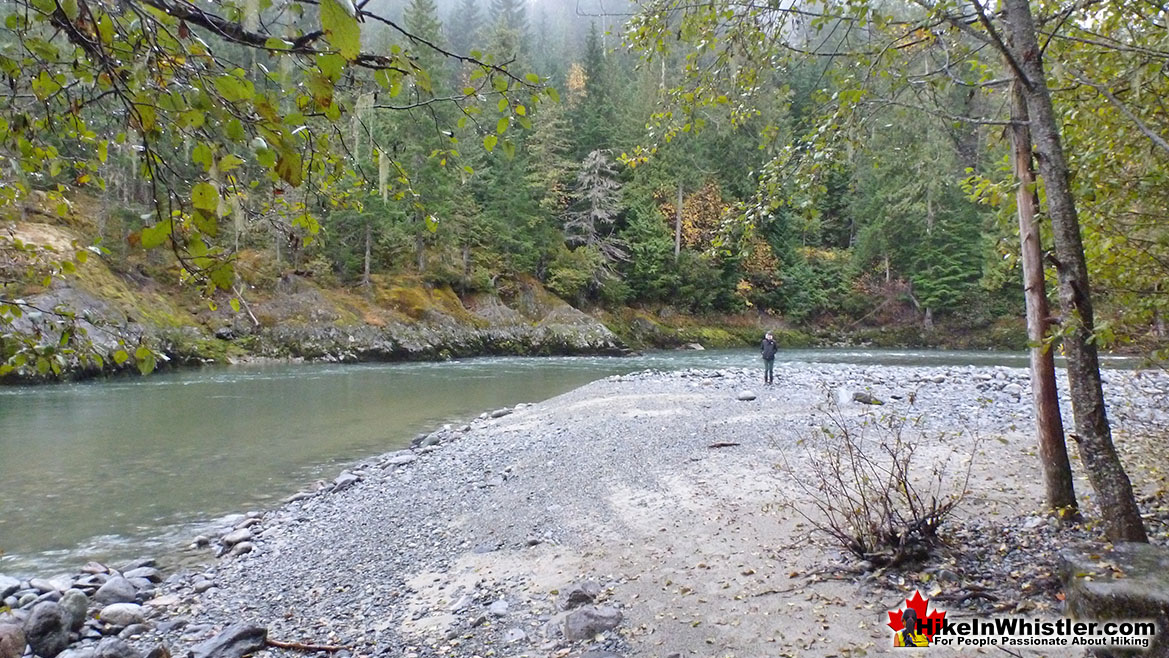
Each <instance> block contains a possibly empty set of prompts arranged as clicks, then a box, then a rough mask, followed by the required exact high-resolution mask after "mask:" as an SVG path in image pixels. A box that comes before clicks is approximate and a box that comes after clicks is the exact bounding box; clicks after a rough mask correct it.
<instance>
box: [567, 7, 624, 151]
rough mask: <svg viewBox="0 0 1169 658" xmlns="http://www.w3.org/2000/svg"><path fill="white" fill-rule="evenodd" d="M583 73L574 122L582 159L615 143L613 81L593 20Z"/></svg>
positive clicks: (578, 148)
mask: <svg viewBox="0 0 1169 658" xmlns="http://www.w3.org/2000/svg"><path fill="white" fill-rule="evenodd" d="M584 74H585V80H584V96H583V98H582V99H581V101H580V104H579V105H578V106H577V107H576V112H575V117H574V121H573V124H574V125H573V127H574V128H575V131H576V142H577V154H578V156H579V157H581V158H582V159H583V157H585V156H587V155H588V154H589V153H592V152H593V151H596V150H600V149H607V148H612V147H613V146H615V144H613V141H614V139H613V137H614V131H615V129H616V120H615V116H616V112H615V111H614V107H613V94H612V84H611V80H610V78H609V75H608V69H607V67H606V62H605V51H604V49H603V48H602V47H601V37H600V34H599V33H598V32H597V24H596V23H593V24H592V27H591V28H590V30H589V36H588V41H587V42H586V44H585V58H584Z"/></svg>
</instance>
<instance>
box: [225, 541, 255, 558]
mask: <svg viewBox="0 0 1169 658" xmlns="http://www.w3.org/2000/svg"><path fill="white" fill-rule="evenodd" d="M254 550H256V545H255V544H253V543H252V542H250V541H241V542H240V543H238V544H236V545H235V546H232V547H231V552H230V553H229V555H231V556H233V557H239V556H240V555H244V554H247V553H251V552H252V551H254Z"/></svg>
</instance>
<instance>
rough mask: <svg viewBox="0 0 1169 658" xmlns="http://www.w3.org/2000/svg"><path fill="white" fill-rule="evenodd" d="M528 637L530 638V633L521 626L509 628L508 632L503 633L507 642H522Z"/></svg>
mask: <svg viewBox="0 0 1169 658" xmlns="http://www.w3.org/2000/svg"><path fill="white" fill-rule="evenodd" d="M526 639H528V634H527V633H525V632H524V631H523V629H521V628H509V629H507V632H506V633H504V634H503V641H504V642H507V643H508V644H515V643H516V642H522V641H524V640H526Z"/></svg>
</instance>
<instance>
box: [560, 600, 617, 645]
mask: <svg viewBox="0 0 1169 658" xmlns="http://www.w3.org/2000/svg"><path fill="white" fill-rule="evenodd" d="M622 619H623V616H622V614H621V611H620V610H618V609H617V608H613V607H611V606H597V605H588V606H584V607H583V608H580V609H577V610H573V611H572V612H570V613H568V615H566V616H565V617H564V637H565V638H567V639H568V640H587V639H589V638H591V637H593V636H594V635H596V634H597V633H603V632H605V631H608V630H612V629H614V628H617V626H618V624H620V623H621V620H622Z"/></svg>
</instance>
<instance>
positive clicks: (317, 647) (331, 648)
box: [264, 638, 348, 653]
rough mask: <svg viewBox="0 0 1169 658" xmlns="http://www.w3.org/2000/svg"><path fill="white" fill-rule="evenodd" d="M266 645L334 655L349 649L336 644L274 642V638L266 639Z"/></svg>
mask: <svg viewBox="0 0 1169 658" xmlns="http://www.w3.org/2000/svg"><path fill="white" fill-rule="evenodd" d="M264 644H267V645H268V646H270V647H276V648H277V649H293V650H296V651H325V652H328V653H333V652H335V651H341V650H342V649H347V648H348V647H343V646H339V645H335V644H303V643H300V642H282V641H280V640H273V639H272V638H267V639H265V640H264Z"/></svg>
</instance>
